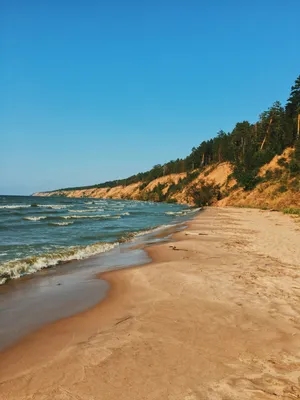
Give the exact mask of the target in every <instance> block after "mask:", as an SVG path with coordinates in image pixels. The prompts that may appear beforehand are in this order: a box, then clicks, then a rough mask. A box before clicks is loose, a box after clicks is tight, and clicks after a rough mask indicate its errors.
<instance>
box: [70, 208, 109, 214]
mask: <svg viewBox="0 0 300 400" xmlns="http://www.w3.org/2000/svg"><path fill="white" fill-rule="evenodd" d="M68 211H69V212H74V213H84V212H97V211H99V212H100V211H104V210H103V208H98V207H89V209H88V210H87V209H85V210H73V209H71V210H68Z"/></svg>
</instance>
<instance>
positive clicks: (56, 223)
mask: <svg viewBox="0 0 300 400" xmlns="http://www.w3.org/2000/svg"><path fill="white" fill-rule="evenodd" d="M72 224H74V222H50V224H49V225H55V226H67V225H72Z"/></svg>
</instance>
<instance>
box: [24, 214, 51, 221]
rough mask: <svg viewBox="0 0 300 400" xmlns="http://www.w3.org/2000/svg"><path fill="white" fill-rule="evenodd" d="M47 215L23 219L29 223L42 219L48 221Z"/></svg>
mask: <svg viewBox="0 0 300 400" xmlns="http://www.w3.org/2000/svg"><path fill="white" fill-rule="evenodd" d="M46 218H48V217H46V216H45V215H41V216H40V217H24V218H23V219H26V220H28V221H40V220H41V219H46Z"/></svg>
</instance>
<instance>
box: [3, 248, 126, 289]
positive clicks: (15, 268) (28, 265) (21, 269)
mask: <svg viewBox="0 0 300 400" xmlns="http://www.w3.org/2000/svg"><path fill="white" fill-rule="evenodd" d="M118 245H119V243H116V242H115V243H103V242H98V243H94V244H90V245H88V246H72V247H68V248H65V249H62V250H60V251H57V252H54V253H49V254H43V255H40V256H33V257H28V258H24V259H15V260H12V261H8V262H6V263H4V264H2V265H0V285H2V284H4V283H5V282H6V281H7V280H9V279H17V278H20V277H21V276H23V275H30V274H33V273H35V272H37V271H40V270H41V269H44V268H49V267H53V266H55V265H57V264H59V263H62V262H66V261H71V260H82V259H84V258H88V257H90V256H94V255H96V254H100V253H104V252H106V251H109V250H111V249H113V248H114V247H116V246H118Z"/></svg>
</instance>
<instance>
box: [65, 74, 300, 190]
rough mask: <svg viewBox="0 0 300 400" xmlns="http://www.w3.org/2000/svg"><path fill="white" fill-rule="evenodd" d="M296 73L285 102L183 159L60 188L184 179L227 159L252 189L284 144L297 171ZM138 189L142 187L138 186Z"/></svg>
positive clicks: (299, 92)
mask: <svg viewBox="0 0 300 400" xmlns="http://www.w3.org/2000/svg"><path fill="white" fill-rule="evenodd" d="M299 129H300V75H299V77H298V78H297V79H296V81H295V83H294V85H293V86H292V88H291V92H290V96H289V98H288V100H287V102H286V104H285V105H282V104H281V103H280V102H279V101H275V103H274V104H273V105H272V106H271V107H270V108H269V109H268V110H267V111H264V112H262V113H261V114H260V116H259V120H258V121H257V122H256V123H254V124H251V123H250V122H249V121H242V122H237V123H236V125H235V127H234V129H233V131H232V132H224V131H222V130H221V131H220V132H218V133H217V135H216V136H215V137H214V138H213V139H210V140H206V141H203V142H202V143H200V145H199V146H198V147H193V148H192V151H191V153H190V154H189V155H188V156H187V157H186V158H184V159H177V160H172V161H169V162H167V163H166V164H163V165H161V164H157V165H155V166H154V167H153V168H152V169H150V170H149V171H146V172H142V173H138V174H136V175H132V176H130V177H128V178H126V179H119V180H114V181H108V182H104V183H100V184H95V185H92V186H84V187H72V188H65V189H60V190H77V189H89V188H103V187H105V188H108V187H110V188H112V187H115V186H119V185H125V186H126V185H130V184H132V183H137V182H143V184H142V185H141V186H144V187H145V186H146V185H147V184H148V183H149V182H150V181H152V180H153V179H156V178H159V177H161V176H164V175H168V174H173V173H181V172H188V176H187V178H186V179H187V180H190V179H192V177H193V174H192V171H194V170H195V169H201V168H203V167H206V166H207V165H209V164H213V163H219V162H224V161H229V162H230V163H232V164H233V166H234V172H233V176H234V178H235V179H236V181H237V182H238V185H239V186H240V187H243V188H244V189H245V190H250V189H252V188H253V187H254V186H255V185H256V184H257V183H258V178H257V172H258V170H259V168H260V167H261V166H262V165H264V164H265V163H268V162H269V161H271V159H272V158H273V157H274V156H275V155H276V154H281V153H282V152H283V150H284V149H285V148H287V147H295V153H294V157H293V159H292V160H290V161H289V163H288V165H287V166H286V167H287V168H288V169H289V170H290V173H291V174H298V173H300V132H299ZM141 189H142V188H141Z"/></svg>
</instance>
